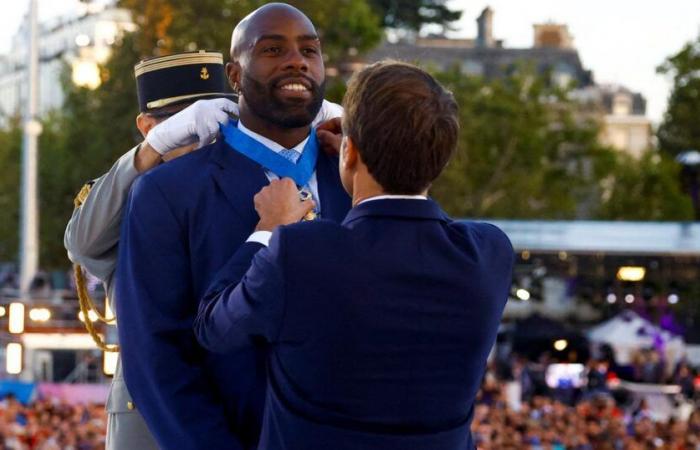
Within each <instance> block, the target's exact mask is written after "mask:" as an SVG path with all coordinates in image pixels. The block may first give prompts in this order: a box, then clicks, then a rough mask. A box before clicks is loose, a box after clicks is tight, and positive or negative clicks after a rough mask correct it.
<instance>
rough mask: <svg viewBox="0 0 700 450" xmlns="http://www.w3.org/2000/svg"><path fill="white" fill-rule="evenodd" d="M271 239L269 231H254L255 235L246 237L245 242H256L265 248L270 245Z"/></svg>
mask: <svg viewBox="0 0 700 450" xmlns="http://www.w3.org/2000/svg"><path fill="white" fill-rule="evenodd" d="M271 237H272V232H271V231H256V232H255V233H253V234H251V235H250V236H248V239H247V240H246V242H257V243H258V244H262V245H264V246H265V247H267V246H268V245H270V238H271Z"/></svg>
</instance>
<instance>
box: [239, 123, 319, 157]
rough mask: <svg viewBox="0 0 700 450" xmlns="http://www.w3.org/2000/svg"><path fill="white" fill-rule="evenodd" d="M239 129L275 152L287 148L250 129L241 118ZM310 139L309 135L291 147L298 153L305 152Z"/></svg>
mask: <svg viewBox="0 0 700 450" xmlns="http://www.w3.org/2000/svg"><path fill="white" fill-rule="evenodd" d="M238 129H239V130H241V132H242V133H243V134H247V135H248V136H250V137H252V138H253V139H255V140H256V141H258V142H260V143H261V144H263V145H264V146H266V147H268V148H269V149H270V150H272V151H273V152H275V153H279V152H281V151H282V150H285V149H286V148H285V147H284V146H282V145H280V144H278V143H277V142H275V141H273V140H272V139H268V138H266V137H265V136H262V135H260V134H258V133H256V132H255V131H252V130H249V129H248V128H246V127H245V125H243V122H241V121H240V120H239V121H238ZM308 140H309V137H308V136H307V137H306V139H304V140H303V141H301V142H299V143H298V144H297V145H295V146H294V148H291V149H290V150H294V151H296V152H297V153H300V154H301V153H303V152H304V146H305V145H306V142H307V141H308Z"/></svg>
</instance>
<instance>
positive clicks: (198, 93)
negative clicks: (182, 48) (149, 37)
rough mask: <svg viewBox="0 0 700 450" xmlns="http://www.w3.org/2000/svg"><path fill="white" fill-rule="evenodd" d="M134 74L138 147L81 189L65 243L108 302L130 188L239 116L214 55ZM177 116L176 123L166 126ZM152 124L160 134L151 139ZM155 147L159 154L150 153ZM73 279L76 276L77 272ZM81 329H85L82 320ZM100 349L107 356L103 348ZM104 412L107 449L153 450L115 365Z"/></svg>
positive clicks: (332, 113) (329, 112)
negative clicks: (100, 283) (102, 289)
mask: <svg viewBox="0 0 700 450" xmlns="http://www.w3.org/2000/svg"><path fill="white" fill-rule="evenodd" d="M134 72H135V76H136V82H137V93H138V101H139V107H140V111H141V112H140V114H139V115H138V116H137V118H136V125H137V127H138V129H139V131H140V132H141V134H142V135H143V136H144V138H145V139H144V142H142V143H141V144H139V145H137V146H136V147H134V148H132V149H131V150H129V151H128V152H127V153H125V154H124V155H123V156H122V157H121V158H119V159H118V160H117V161H116V163H115V164H114V165H113V166H112V168H111V169H110V170H109V171H108V172H107V173H105V174H104V175H102V176H101V177H100V178H98V179H96V180H94V181H92V182H90V183H88V184H86V185H85V186H84V187H83V189H82V190H81V192H80V193H79V195H78V197H77V198H76V208H75V210H74V212H73V215H72V217H71V219H70V222H69V223H68V226H67V228H66V232H65V236H64V245H65V247H66V249H67V250H68V257H69V258H70V260H71V261H72V262H73V263H75V264H76V265H79V266H82V267H83V268H84V269H85V270H87V271H88V272H89V273H91V274H92V275H94V276H96V277H97V278H99V279H100V280H101V281H103V283H104V285H105V291H106V293H107V295H108V298H109V299H110V301H111V302H114V301H115V300H116V301H118V299H117V298H116V297H115V295H114V289H115V280H114V273H115V268H116V265H117V248H118V246H117V244H118V241H119V230H120V226H121V216H122V210H123V206H124V203H125V200H126V197H127V194H128V192H129V189H130V188H131V186H132V184H133V183H134V181H135V180H136V179H137V178H138V177H139V175H141V174H142V173H144V172H146V171H147V170H149V169H151V168H153V167H155V166H157V165H159V164H160V163H161V162H163V161H169V160H171V159H173V158H175V157H178V156H181V155H183V154H186V153H189V152H191V151H192V150H193V149H195V148H196V147H199V146H203V145H206V144H208V143H209V142H211V141H212V140H213V139H214V138H215V136H216V134H217V133H218V131H219V124H221V123H224V122H226V121H228V117H229V114H237V113H238V105H237V104H236V103H234V102H233V101H232V97H233V94H227V93H225V89H224V86H225V83H226V81H225V80H226V77H225V74H224V66H223V56H222V54H220V53H213V52H203V51H200V52H188V53H180V54H174V55H168V56H164V57H158V58H152V59H148V60H146V61H143V62H141V63H139V64H137V65H136V66H135V68H134ZM193 102H194V104H193ZM188 105H190V107H189V108H186V107H187V106H188ZM185 108H186V110H185V111H183V109H185ZM341 112H342V109H340V107H339V106H338V105H335V104H332V103H328V102H324V106H323V108H322V110H321V112H320V113H319V115H318V117H317V120H321V119H330V118H333V117H337V116H339V115H340V113H341ZM176 113H178V114H177V115H178V117H177V119H175V120H167V119H168V118H169V117H170V116H173V115H175V114H176ZM158 124H160V125H161V127H159V130H158V133H150V134H149V132H151V131H153V128H154V127H155V125H158ZM154 141H155V142H157V143H158V144H156V147H157V148H158V150H156V149H155V148H154V146H152V145H151V142H154ZM163 142H166V144H168V145H164V144H163ZM76 273H77V276H82V271H81V269H80V268H78V271H76ZM82 294H86V293H85V292H83V293H82ZM112 309H113V310H114V306H113V307H112ZM85 323H86V325H87V326H89V325H90V321H89V320H88V319H87V318H86V320H85ZM123 325H124V326H127V327H128V324H123ZM91 331H94V330H91ZM93 336H94V337H96V338H97V335H96V334H94V333H93ZM98 345H100V346H101V347H102V348H103V349H106V350H113V348H110V346H106V345H104V343H103V342H99V343H98ZM106 407H107V412H108V431H107V449H151V448H153V449H155V448H158V446H157V444H156V441H155V440H154V438H153V437H152V435H151V433H150V432H149V430H148V428H147V426H146V423H145V422H144V420H143V418H142V416H141V414H140V413H139V409H138V407H137V406H136V405H135V404H134V401H133V399H132V398H131V396H130V394H129V392H128V390H127V387H126V384H125V382H124V378H123V375H122V369H121V362H118V364H117V370H116V373H115V376H114V379H113V381H112V386H111V389H110V393H109V397H108V399H107V404H106Z"/></svg>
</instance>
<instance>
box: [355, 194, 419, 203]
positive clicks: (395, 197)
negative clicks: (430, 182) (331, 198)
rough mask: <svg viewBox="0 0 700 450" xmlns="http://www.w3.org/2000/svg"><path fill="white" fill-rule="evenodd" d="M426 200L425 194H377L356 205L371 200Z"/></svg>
mask: <svg viewBox="0 0 700 450" xmlns="http://www.w3.org/2000/svg"><path fill="white" fill-rule="evenodd" d="M387 199H391V200H428V197H426V196H425V195H377V196H375V197H370V198H366V199H364V200H362V201H361V202H360V203H358V204H357V205H358V206H359V205H361V204H363V203H365V202H371V201H374V200H387Z"/></svg>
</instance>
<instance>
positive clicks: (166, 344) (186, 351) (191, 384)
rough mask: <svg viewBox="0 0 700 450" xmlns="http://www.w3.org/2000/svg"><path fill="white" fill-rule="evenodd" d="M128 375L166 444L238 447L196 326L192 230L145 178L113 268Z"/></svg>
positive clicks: (185, 448) (131, 204) (127, 215)
mask: <svg viewBox="0 0 700 450" xmlns="http://www.w3.org/2000/svg"><path fill="white" fill-rule="evenodd" d="M115 278H116V284H117V291H116V297H117V302H116V306H117V308H116V309H117V317H119V327H118V329H119V341H120V345H121V353H122V364H123V369H124V378H125V380H126V384H127V387H128V389H129V392H130V393H131V395H132V397H133V399H134V402H135V404H136V408H137V409H138V410H139V411H140V412H141V414H142V415H143V417H144V419H145V420H146V423H147V425H148V427H149V429H150V430H151V432H152V433H153V435H154V436H155V438H156V440H157V442H158V444H159V446H160V447H162V448H164V449H178V450H190V449H191V450H195V449H224V448H225V449H234V450H238V449H241V448H242V446H241V444H240V442H239V441H238V439H237V438H236V437H235V436H234V435H233V434H232V433H231V431H230V430H229V428H228V427H227V423H226V419H225V416H224V410H223V406H222V405H221V404H220V403H219V402H218V401H217V400H216V393H215V392H213V389H212V387H211V386H212V383H210V382H209V380H208V375H207V373H206V370H205V369H204V367H205V366H204V362H205V357H206V354H205V352H204V350H203V349H202V348H201V347H200V346H199V345H198V344H197V340H196V338H195V336H194V333H193V330H192V322H193V318H194V316H195V313H196V305H197V303H196V299H195V298H193V293H192V292H193V289H192V283H191V271H190V262H189V252H188V246H187V235H186V232H185V230H184V227H183V226H182V225H181V223H179V222H178V219H177V217H176V216H175V215H174V214H173V211H172V209H171V208H170V205H169V204H168V203H167V200H166V198H165V196H164V195H163V194H162V191H161V190H160V188H159V187H158V185H157V184H156V183H155V182H154V181H153V180H152V179H151V178H149V177H148V176H145V177H141V178H140V179H139V180H138V181H137V182H136V183H135V184H134V188H133V190H132V192H131V195H130V198H129V200H128V202H127V206H126V209H125V211H124V223H123V226H122V233H121V241H120V245H119V259H118V266H117V272H116V277H115Z"/></svg>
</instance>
